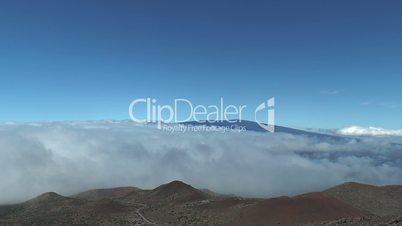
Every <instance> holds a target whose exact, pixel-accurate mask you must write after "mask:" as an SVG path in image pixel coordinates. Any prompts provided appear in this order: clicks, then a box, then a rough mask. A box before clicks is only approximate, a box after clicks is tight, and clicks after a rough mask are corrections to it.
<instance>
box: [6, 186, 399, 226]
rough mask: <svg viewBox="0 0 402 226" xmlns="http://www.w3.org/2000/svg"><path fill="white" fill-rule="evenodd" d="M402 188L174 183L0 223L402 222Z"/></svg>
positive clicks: (46, 198)
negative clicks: (262, 192)
mask: <svg viewBox="0 0 402 226" xmlns="http://www.w3.org/2000/svg"><path fill="white" fill-rule="evenodd" d="M399 215H402V186H386V187H376V186H371V185H364V184H358V183H346V184H342V185H339V186H336V187H333V188H330V189H328V190H325V191H323V192H313V193H306V194H302V195H298V196H294V197H278V198H270V199H251V198H241V197H235V196H227V195H219V194H216V193H214V192H211V191H208V190H205V189H204V190H201V189H196V188H194V187H192V186H190V185H188V184H185V183H183V182H181V181H173V182H171V183H168V184H164V185H161V186H159V187H157V188H155V189H152V190H143V189H140V188H136V187H120V188H110V189H96V190H90V191H85V192H82V193H80V194H77V195H74V196H72V197H64V196H61V195H58V194H56V193H52V192H50V193H45V194H42V195H40V196H38V197H36V198H34V199H31V200H28V201H26V202H24V203H20V204H15V205H5V206H0V225H230V226H236V225H239V226H240V225H402V218H400V217H399Z"/></svg>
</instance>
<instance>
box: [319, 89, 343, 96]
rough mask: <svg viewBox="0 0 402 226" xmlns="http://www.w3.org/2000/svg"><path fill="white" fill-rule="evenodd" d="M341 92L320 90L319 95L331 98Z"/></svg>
mask: <svg viewBox="0 0 402 226" xmlns="http://www.w3.org/2000/svg"><path fill="white" fill-rule="evenodd" d="M340 93H341V92H340V91H339V90H321V91H320V94H321V95H328V96H333V95H338V94H340Z"/></svg>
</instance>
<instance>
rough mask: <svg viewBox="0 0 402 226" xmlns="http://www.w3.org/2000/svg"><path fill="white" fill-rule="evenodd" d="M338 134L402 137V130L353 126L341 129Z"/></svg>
mask: <svg viewBox="0 0 402 226" xmlns="http://www.w3.org/2000/svg"><path fill="white" fill-rule="evenodd" d="M337 133H338V134H341V135H346V136H398V137H402V130H392V129H384V128H378V127H360V126H351V127H345V128H342V129H339V130H338V131H337Z"/></svg>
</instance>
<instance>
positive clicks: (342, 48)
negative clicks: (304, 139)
mask: <svg viewBox="0 0 402 226" xmlns="http://www.w3.org/2000/svg"><path fill="white" fill-rule="evenodd" d="M401 12H402V1H393V0H390V1H380V0H378V1H367V0H362V1H357V0H356V1H350V0H347V1H346V0H345V1H321V0H317V1H262V0H261V1H232V0H231V1H215V0H214V1H205V0H203V1H186V0H183V1H134V0H133V1H112V0H96V1H95V0H93V1H89V0H79V1H78V0H68V1H67V0H59V1H41V0H38V1H30V0H26V1H20V0H9V1H7V0H4V1H1V2H0V121H38V120H86V119H124V118H128V114H127V108H128V105H129V103H130V101H131V100H133V99H135V98H138V97H149V96H150V97H155V98H158V99H159V100H160V101H161V102H165V103H168V102H169V101H171V100H172V99H173V98H177V97H182V98H188V99H191V100H193V101H194V102H196V103H198V104H214V103H217V102H218V101H219V98H220V97H224V98H225V100H227V101H228V102H229V103H232V104H246V105H249V106H256V105H257V104H259V103H260V102H261V101H263V100H265V99H266V98H268V97H271V96H275V97H276V104H277V106H276V111H277V113H276V116H277V122H278V123H279V124H282V125H288V126H295V127H318V128H336V127H342V126H347V125H362V126H382V127H388V128H402V120H401V115H402V89H401V84H402V13H401Z"/></svg>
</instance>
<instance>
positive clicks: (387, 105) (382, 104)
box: [359, 101, 399, 109]
mask: <svg viewBox="0 0 402 226" xmlns="http://www.w3.org/2000/svg"><path fill="white" fill-rule="evenodd" d="M359 105H360V106H362V107H367V106H377V107H382V108H391V109H393V108H398V107H399V104H398V103H397V102H392V101H388V102H373V101H362V102H360V103H359Z"/></svg>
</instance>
